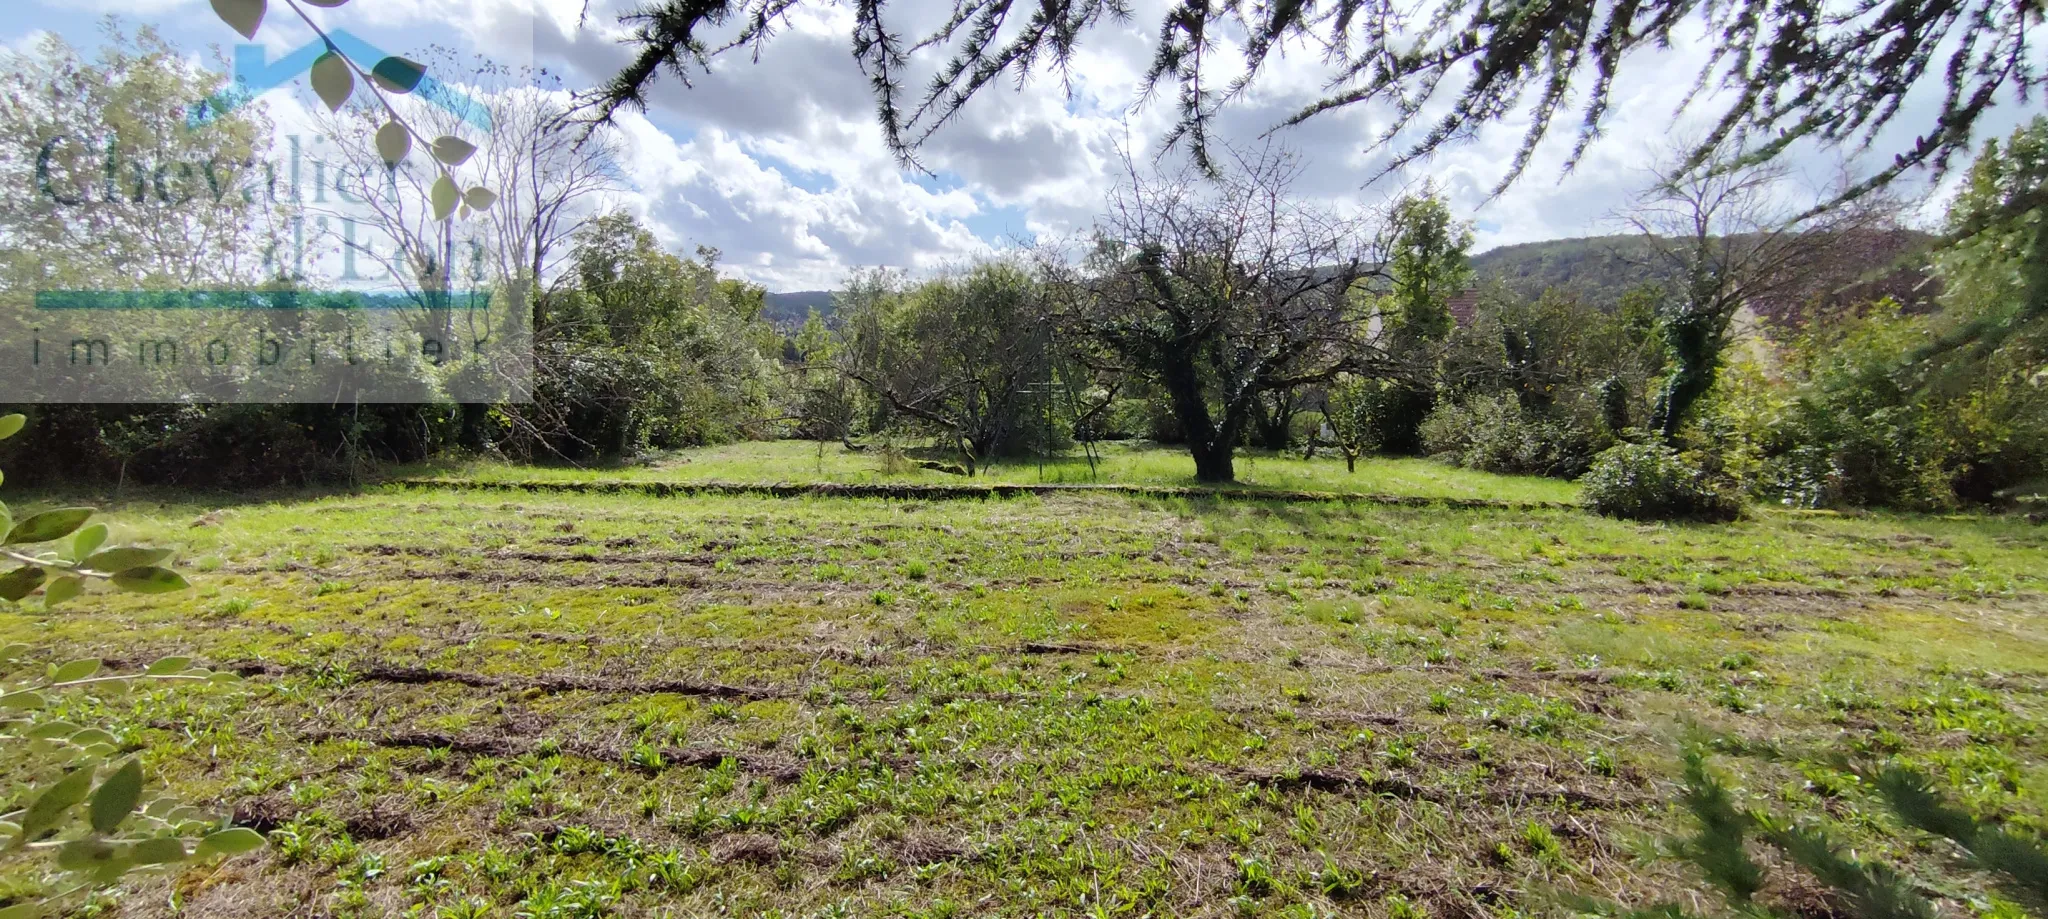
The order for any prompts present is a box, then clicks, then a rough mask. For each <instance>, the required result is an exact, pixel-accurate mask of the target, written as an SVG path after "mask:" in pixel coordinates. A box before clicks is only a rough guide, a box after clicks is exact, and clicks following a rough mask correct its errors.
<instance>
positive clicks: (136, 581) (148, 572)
mask: <svg viewBox="0 0 2048 919" xmlns="http://www.w3.org/2000/svg"><path fill="white" fill-rule="evenodd" d="M113 583H114V586H115V587H117V588H119V589H121V590H125V591H128V592H129V593H135V594H161V593H170V592H171V591H174V590H184V589H185V588H187V587H190V586H192V585H190V584H187V583H185V578H184V576H183V575H181V574H179V573H177V572H175V571H172V570H170V569H169V568H130V569H128V570H126V571H123V572H121V573H119V574H116V575H114V579H113Z"/></svg>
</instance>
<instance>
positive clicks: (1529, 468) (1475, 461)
mask: <svg viewBox="0 0 2048 919" xmlns="http://www.w3.org/2000/svg"><path fill="white" fill-rule="evenodd" d="M1422 443H1423V447H1424V449H1425V450H1427V452H1428V453H1429V455H1431V456H1433V457H1436V458H1437V459H1440V460H1443V461H1445V462H1448V463H1451V464H1452V465H1456V466H1466V467H1470V468H1472V469H1481V470H1485V471H1487V472H1500V473H1507V474H1510V475H1547V476H1556V477H1558V478H1564V479H1570V478H1576V477H1578V476H1579V475H1581V474H1583V473H1584V472H1585V471H1586V468H1587V467H1588V466H1589V465H1591V464H1592V462H1593V456H1594V454H1596V453H1598V452H1599V441H1598V435H1596V434H1595V433H1594V432H1593V431H1591V430H1588V429H1587V428H1585V427H1583V426H1581V425H1578V424H1576V423H1574V422H1572V421H1571V420H1569V419H1554V418H1549V417H1545V416H1543V415H1539V414H1536V413H1533V412H1529V411H1525V410H1524V409H1522V408H1521V406H1519V405H1518V404H1516V402H1515V400H1514V399H1513V398H1511V397H1508V396H1483V395H1482V396H1473V397H1471V398H1469V399H1466V400H1464V401H1462V402H1455V403H1449V404H1446V405H1443V406H1440V407H1438V408H1437V410H1436V411H1434V412H1431V413H1430V415H1429V418H1428V419H1427V420H1425V421H1424V422H1423V423H1422Z"/></svg>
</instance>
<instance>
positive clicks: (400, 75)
mask: <svg viewBox="0 0 2048 919" xmlns="http://www.w3.org/2000/svg"><path fill="white" fill-rule="evenodd" d="M426 77H427V68H426V67H425V66H422V65H421V64H419V63H417V62H415V61H410V60H407V59H405V58H402V57H387V58H385V59H383V60H381V61H378V62H377V66H375V67H372V68H370V79H372V80H375V81H376V82H377V85H378V86H381V87H383V88H384V91H385V92H392V93H398V94H399V95H404V94H406V93H409V92H412V91H413V90H414V89H417V88H419V85H420V81H421V80H424V79H426Z"/></svg>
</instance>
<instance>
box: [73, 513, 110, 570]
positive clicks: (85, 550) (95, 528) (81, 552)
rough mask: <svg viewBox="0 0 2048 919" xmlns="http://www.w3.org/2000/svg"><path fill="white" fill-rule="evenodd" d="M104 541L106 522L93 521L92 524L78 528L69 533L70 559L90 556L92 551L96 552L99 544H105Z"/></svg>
mask: <svg viewBox="0 0 2048 919" xmlns="http://www.w3.org/2000/svg"><path fill="white" fill-rule="evenodd" d="M106 542H107V525H106V524H104V523H95V524H93V525H92V526H89V527H84V528H82V529H80V530H79V531H78V532H76V533H73V534H71V560H72V561H74V562H75V561H78V560H79V559H82V558H86V557H88V556H91V555H92V554H93V553H94V552H98V551H99V550H100V546H102V545H105V544H106Z"/></svg>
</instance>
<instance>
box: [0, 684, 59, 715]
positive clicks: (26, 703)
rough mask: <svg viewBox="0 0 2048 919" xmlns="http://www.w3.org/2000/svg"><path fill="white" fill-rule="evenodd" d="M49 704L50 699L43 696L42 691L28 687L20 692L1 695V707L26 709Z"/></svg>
mask: <svg viewBox="0 0 2048 919" xmlns="http://www.w3.org/2000/svg"><path fill="white" fill-rule="evenodd" d="M49 704H50V700H48V699H45V698H43V694H42V693H39V692H35V691H34V690H28V689H24V690H22V691H20V692H10V693H8V694H6V695H4V696H0V708H12V709H21V710H24V711H26V710H30V709H38V708H42V707H44V706H46V705H49Z"/></svg>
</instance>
